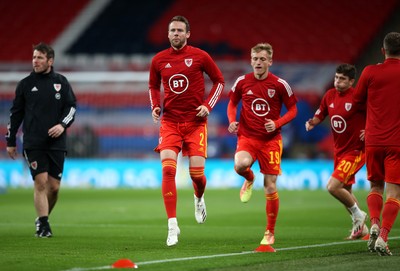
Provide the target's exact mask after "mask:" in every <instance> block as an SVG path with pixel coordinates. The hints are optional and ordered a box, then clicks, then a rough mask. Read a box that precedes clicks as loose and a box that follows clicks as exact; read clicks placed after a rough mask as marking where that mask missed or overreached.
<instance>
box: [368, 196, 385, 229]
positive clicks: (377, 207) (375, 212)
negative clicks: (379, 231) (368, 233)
mask: <svg viewBox="0 0 400 271" xmlns="http://www.w3.org/2000/svg"><path fill="white" fill-rule="evenodd" d="M367 205H368V210H369V216H370V221H371V225H373V224H378V225H380V223H379V221H380V218H381V212H382V207H383V198H382V195H381V194H379V193H376V192H371V193H369V195H368V197H367Z"/></svg>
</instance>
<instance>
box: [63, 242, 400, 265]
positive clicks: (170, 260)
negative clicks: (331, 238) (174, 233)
mask: <svg viewBox="0 0 400 271" xmlns="http://www.w3.org/2000/svg"><path fill="white" fill-rule="evenodd" d="M396 239H400V236H396V237H390V238H389V240H396ZM361 242H366V240H352V241H351V240H349V241H343V242H333V243H326V244H315V245H308V246H298V247H286V248H277V249H275V250H276V251H288V250H297V249H309V248H316V247H329V246H337V245H345V244H354V243H361ZM253 253H262V252H255V251H243V252H235V253H225V254H215V255H205V256H193V257H185V258H174V259H164V260H154V261H146V262H135V264H136V265H137V266H138V267H140V266H141V265H149V264H156V263H169V262H181V261H190V260H199V259H211V258H219V257H230V256H241V255H246V254H253ZM112 268H113V267H112V266H111V265H110V266H100V267H89V268H79V267H78V268H72V269H68V270H63V271H90V270H99V269H112Z"/></svg>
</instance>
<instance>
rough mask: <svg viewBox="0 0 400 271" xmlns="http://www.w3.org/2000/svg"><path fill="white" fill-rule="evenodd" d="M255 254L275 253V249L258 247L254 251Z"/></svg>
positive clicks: (267, 246)
mask: <svg viewBox="0 0 400 271" xmlns="http://www.w3.org/2000/svg"><path fill="white" fill-rule="evenodd" d="M254 251H255V252H276V250H275V248H273V247H271V246H270V245H260V246H259V247H258V248H256V249H255V250H254Z"/></svg>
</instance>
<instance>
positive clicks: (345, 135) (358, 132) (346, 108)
mask: <svg viewBox="0 0 400 271" xmlns="http://www.w3.org/2000/svg"><path fill="white" fill-rule="evenodd" d="M355 76H356V68H355V67H354V66H353V65H350V64H341V65H339V66H338V67H337V68H336V73H335V79H334V88H331V89H329V90H328V91H327V92H326V93H325V95H324V97H323V98H322V100H321V103H320V106H319V108H318V110H317V111H316V112H315V114H314V117H313V118H312V119H310V120H308V121H307V122H306V123H305V126H306V130H307V131H310V130H312V129H313V128H314V127H315V126H316V125H318V124H319V123H321V122H322V121H323V120H324V119H325V118H326V117H327V116H329V119H330V125H331V130H332V134H333V139H334V171H333V173H332V176H331V177H330V179H329V181H328V184H327V189H328V191H329V193H330V194H331V195H332V196H333V197H335V198H336V199H337V200H338V201H340V202H341V203H342V204H343V205H344V206H345V207H346V209H347V210H348V211H349V213H350V215H351V218H352V220H353V227H352V230H351V233H350V236H349V237H348V239H358V238H361V237H363V236H366V235H367V234H368V227H367V226H366V225H365V220H366V219H367V214H366V213H365V212H363V211H362V210H360V208H359V207H358V201H357V198H356V197H355V195H354V194H353V192H352V186H353V184H354V183H355V174H356V173H357V172H358V171H359V170H360V169H361V168H362V167H363V165H364V163H365V153H364V138H363V137H364V129H365V107H364V106H359V105H356V104H354V102H353V93H354V88H353V87H352V86H353V84H354V81H355Z"/></svg>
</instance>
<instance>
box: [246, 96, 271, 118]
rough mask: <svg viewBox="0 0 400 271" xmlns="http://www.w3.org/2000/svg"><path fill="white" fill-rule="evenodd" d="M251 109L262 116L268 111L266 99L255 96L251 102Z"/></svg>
mask: <svg viewBox="0 0 400 271" xmlns="http://www.w3.org/2000/svg"><path fill="white" fill-rule="evenodd" d="M251 110H252V111H253V113H254V114H255V115H257V116H259V117H264V116H266V115H267V114H268V113H269V110H270V107H269V104H268V102H267V101H266V100H264V99H262V98H257V99H254V101H253V102H252V103H251Z"/></svg>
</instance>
